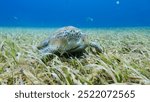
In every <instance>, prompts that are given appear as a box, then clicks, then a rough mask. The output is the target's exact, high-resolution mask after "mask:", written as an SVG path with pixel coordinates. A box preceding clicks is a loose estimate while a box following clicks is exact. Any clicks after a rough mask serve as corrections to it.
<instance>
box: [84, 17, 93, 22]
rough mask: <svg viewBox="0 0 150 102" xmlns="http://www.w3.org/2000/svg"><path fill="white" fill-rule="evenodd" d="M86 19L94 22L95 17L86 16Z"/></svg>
mask: <svg viewBox="0 0 150 102" xmlns="http://www.w3.org/2000/svg"><path fill="white" fill-rule="evenodd" d="M86 21H87V22H93V21H94V19H93V18H92V17H87V18H86Z"/></svg>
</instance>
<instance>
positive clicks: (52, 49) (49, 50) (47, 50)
mask: <svg viewBox="0 0 150 102" xmlns="http://www.w3.org/2000/svg"><path fill="white" fill-rule="evenodd" d="M57 50H58V49H57V47H55V46H53V45H48V46H46V47H45V48H43V49H40V50H39V51H40V52H41V53H44V54H46V53H51V54H54V53H56V52H57Z"/></svg>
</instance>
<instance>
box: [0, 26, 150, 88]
mask: <svg viewBox="0 0 150 102" xmlns="http://www.w3.org/2000/svg"><path fill="white" fill-rule="evenodd" d="M56 29H57V28H0V84H1V85H6V84H7V85H80V84H81V85H108V84H125V85H126V84H129V85H132V84H141V85H143V84H144V85H145V84H150V28H149V27H145V28H144V27H143V28H142V27H129V28H81V30H82V31H83V32H84V33H86V34H88V35H89V40H92V41H97V42H98V43H99V44H100V45H101V46H102V47H103V49H104V53H103V54H101V53H96V52H95V50H94V49H92V48H87V49H86V53H85V54H83V56H80V57H72V56H70V57H69V58H66V57H63V56H61V57H59V56H57V55H53V56H52V57H51V56H49V57H47V58H44V59H43V58H42V54H40V53H39V51H38V50H37V48H36V46H37V45H38V44H39V43H40V42H41V41H42V40H43V39H45V38H47V37H48V36H50V35H51V34H52V32H54V31H55V30H56Z"/></svg>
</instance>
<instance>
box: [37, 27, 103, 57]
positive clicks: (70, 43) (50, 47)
mask: <svg viewBox="0 0 150 102" xmlns="http://www.w3.org/2000/svg"><path fill="white" fill-rule="evenodd" d="M88 46H91V47H94V48H95V49H96V51H98V52H100V53H102V48H101V47H100V46H99V45H98V44H97V43H95V42H90V41H89V40H88V36H87V35H86V34H84V33H82V32H81V31H80V30H79V29H78V28H76V27H73V26H67V27H63V28H60V29H58V30H57V31H56V32H55V33H54V34H53V35H52V36H50V37H49V38H47V39H45V40H44V41H43V42H41V43H40V44H39V45H38V46H37V48H38V49H39V50H40V52H42V53H52V54H59V55H63V54H69V55H70V54H73V53H78V54H79V53H80V54H81V53H82V52H83V51H85V49H86V48H87V47H88Z"/></svg>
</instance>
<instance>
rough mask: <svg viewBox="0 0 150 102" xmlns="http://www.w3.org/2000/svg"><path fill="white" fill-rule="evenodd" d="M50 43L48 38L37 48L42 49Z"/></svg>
mask: <svg viewBox="0 0 150 102" xmlns="http://www.w3.org/2000/svg"><path fill="white" fill-rule="evenodd" d="M48 43H49V40H48V39H46V40H44V41H42V42H41V43H40V44H39V45H38V46H37V48H38V49H39V50H40V49H43V48H44V47H46V46H48Z"/></svg>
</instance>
